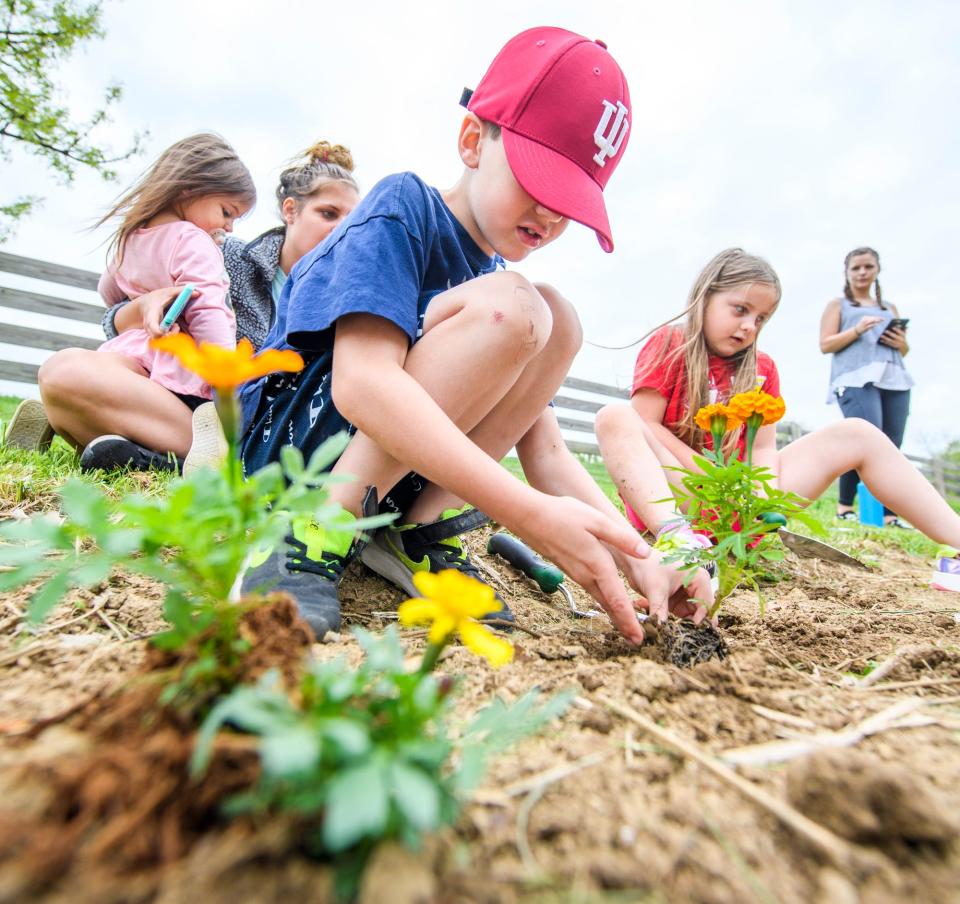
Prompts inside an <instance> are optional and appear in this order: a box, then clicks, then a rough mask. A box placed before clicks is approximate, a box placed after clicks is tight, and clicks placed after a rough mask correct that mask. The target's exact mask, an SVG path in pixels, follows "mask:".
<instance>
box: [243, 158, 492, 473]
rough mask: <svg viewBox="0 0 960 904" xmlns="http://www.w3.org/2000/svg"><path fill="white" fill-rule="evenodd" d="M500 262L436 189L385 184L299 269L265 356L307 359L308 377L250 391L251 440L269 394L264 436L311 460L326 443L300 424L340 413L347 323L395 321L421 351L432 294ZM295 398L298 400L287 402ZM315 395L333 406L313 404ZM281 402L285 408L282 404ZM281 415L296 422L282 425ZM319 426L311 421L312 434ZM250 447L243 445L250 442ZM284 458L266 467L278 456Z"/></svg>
mask: <svg viewBox="0 0 960 904" xmlns="http://www.w3.org/2000/svg"><path fill="white" fill-rule="evenodd" d="M502 263H503V261H502V259H501V258H500V257H499V256H498V255H495V256H493V257H490V256H488V255H486V254H484V253H483V251H482V250H481V249H480V248H479V247H478V246H477V244H476V242H474V240H473V239H472V238H471V237H470V235H469V234H468V233H467V231H466V230H465V229H464V228H463V226H462V225H461V224H460V223H459V221H458V220H457V219H456V217H454V215H453V213H452V212H451V211H450V209H449V208H448V207H447V205H446V204H445V203H444V202H443V199H442V198H441V197H440V192H439V191H437V190H436V189H435V188H431V187H429V186H428V185H426V184H424V182H423V181H422V180H421V179H419V178H418V177H417V176H415V175H414V174H413V173H399V174H397V175H393V176H388V177H387V178H385V179H383V180H382V181H380V182H379V183H377V185H376V186H374V188H373V189H372V191H371V192H370V194H368V195H367V197H366V198H364V199H363V201H361V203H360V204H359V205H358V206H357V207H356V208H355V209H354V211H353V212H352V213H351V214H350V216H349V217H348V218H347V219H346V220H344V222H343V223H342V224H341V225H340V227H339V228H338V229H336V230H334V232H332V233H331V234H330V235H329V236H328V237H327V238H326V239H325V240H324V241H323V242H322V243H321V244H320V245H318V246H317V247H316V248H314V249H313V251H311V252H310V253H308V254H307V255H305V256H304V257H303V258H302V259H301V260H300V261H298V262H297V264H296V265H295V266H294V267H293V269H292V270H291V272H290V276H289V278H288V279H287V282H286V285H285V286H284V287H283V292H282V293H281V296H280V301H279V303H278V304H277V317H276V321H275V322H274V325H273V329H272V330H271V331H270V334H269V336H267V340H266V342H265V343H264V346H263V348H264V349H271V348H275V349H285V348H292V349H294V350H296V351H298V352H300V353H301V354H302V355H303V356H304V360H305V361H306V362H307V364H306V367H305V369H304V371H305V372H304V374H303V376H302V378H300V379H291V378H290V376H289V375H275V376H268V377H263V378H261V379H259V380H256V381H252V382H250V383H248V384H247V385H245V386H244V387H242V389H241V391H240V401H241V405H242V408H243V422H244V426H245V430H246V431H247V432H248V433H250V432H251V431H253V430H255V429H256V426H257V425H256V423H255V422H257V421H263V420H264V417H265V408H266V406H265V405H264V404H261V402H262V401H264V390H265V389H266V393H267V398H268V399H269V400H270V408H271V411H270V415H269V423H268V424H267V427H268V429H267V434H266V435H267V436H268V438H269V436H270V435H271V434H278V433H279V434H282V435H284V436H285V437H286V440H287V441H288V442H293V443H294V444H295V445H297V446H300V447H301V448H302V449H303V451H304V454H305V455H306V454H308V452H309V449H310V448H311V447H314V446H315V445H318V444H319V443H318V442H314V441H313V437H311V441H309V442H307V441H305V436H304V435H303V433H302V431H299V430H297V429H296V424H294V423H292V421H294V420H296V419H297V416H298V413H299V411H300V410H303V409H307V408H312V409H314V410H319V408H320V407H331V408H332V400H331V399H330V398H329V384H330V380H329V373H330V371H331V370H332V366H333V340H334V327H335V325H336V322H337V320H338V319H339V318H341V317H343V316H344V315H346V314H358V313H362V314H375V315H377V316H378V317H384V318H386V319H387V320H389V321H391V322H392V323H395V324H396V325H397V326H398V327H400V329H402V330H403V331H404V332H405V333H406V334H407V336H408V337H409V339H410V342H411V343H414V342H416V341H417V339H418V338H419V336H420V335H421V332H422V329H423V317H424V314H425V312H426V310H427V306H428V305H429V304H430V301H431V300H432V299H433V298H434V296H436V295H438V294H440V293H441V292H445V291H447V290H448V289H450V288H452V287H454V286H457V285H459V284H460V283H463V282H466V281H467V280H469V279H474V278H475V277H477V276H481V275H483V274H485V273H490V272H492V271H494V270H496V268H497V266H498V265H502ZM307 371H310V376H309V378H308V377H307V373H306V372H307ZM301 383H303V385H302V386H300V385H299V384H301ZM307 383H309V384H310V385H311V386H313V387H316V389H315V391H312V392H311V391H309V390H308V391H307V393H304V392H297V389H298V386H299V388H300V389H303V390H307V385H306V384H307ZM287 390H288V391H289V393H292V397H290V398H287V399H282V398H280V396H283V394H284V392H285V391H287ZM317 394H321V395H323V396H325V398H322V399H320V398H315V396H316V395H317ZM305 395H307V396H308V397H304V396H305ZM311 399H312V401H311ZM275 401H278V402H281V403H282V404H281V405H279V406H277V405H274V402H275ZM278 408H282V409H283V415H282V416H283V417H284V418H286V419H288V420H290V421H291V423H289V424H287V425H285V424H282V423H278V422H277V420H276V418H277V415H278V413H279V411H278V410H277V409H278ZM315 425H316V418H315V417H313V418H312V419H311V421H310V423H309V427H310V428H311V429H312V428H313V427H314V426H315ZM324 438H326V437H319V438H318V439H319V440H320V441H322V439H324ZM249 442H250V439H249V436H248V437H245V444H248V443H249ZM264 442H267V440H264ZM271 445H273V443H271ZM276 451H278V450H274V451H273V452H271V454H269V455H268V456H267V458H268V460H273V459H274V458H275V454H276ZM255 457H256V458H257V459H259V460H260V461H258V464H259V463H265V462H263V461H262V456H260V455H257V456H255Z"/></svg>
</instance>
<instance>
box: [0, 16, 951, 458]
mask: <svg viewBox="0 0 960 904" xmlns="http://www.w3.org/2000/svg"><path fill="white" fill-rule="evenodd" d="M104 6H105V10H104V26H105V29H106V32H107V35H106V38H105V40H103V41H98V42H95V43H93V44H90V45H89V46H88V47H87V48H86V49H85V50H83V51H81V52H80V53H78V54H77V56H76V58H75V59H74V60H73V61H72V62H71V63H69V64H68V65H67V66H66V67H65V68H64V70H63V81H64V84H65V85H66V86H67V87H68V89H69V98H70V101H71V103H72V105H73V108H74V110H75V112H76V113H77V115H78V116H82V115H83V113H84V112H86V111H89V110H90V109H92V108H93V106H94V105H95V104H96V103H97V102H98V99H99V96H100V94H101V93H102V90H103V88H104V86H105V85H106V84H107V82H108V81H110V80H111V79H113V80H116V81H118V82H119V83H121V84H122V85H123V89H124V96H123V99H122V101H121V102H120V104H119V105H118V106H117V107H116V109H115V114H114V121H113V123H112V124H111V125H110V126H109V127H108V128H107V129H105V130H104V131H103V139H104V140H105V141H106V142H108V143H110V144H112V146H113V147H114V148H120V147H122V146H123V144H124V142H125V141H126V140H127V137H128V136H129V135H130V134H131V133H132V132H134V131H143V130H149V132H150V137H149V140H148V142H147V147H146V154H145V155H144V156H142V157H139V158H135V159H133V160H130V161H127V162H125V163H123V164H121V166H120V171H121V178H120V182H119V183H118V184H116V185H113V184H109V183H104V182H103V181H102V180H100V179H99V178H97V177H94V176H91V175H88V174H81V175H80V176H79V177H78V178H77V180H76V182H75V183H74V184H73V185H72V186H70V187H65V186H62V185H60V184H58V183H57V182H56V180H55V179H54V178H53V176H52V175H51V174H50V173H49V172H48V171H47V170H46V169H45V168H44V167H43V166H41V165H40V164H39V163H37V162H36V161H35V160H33V159H32V158H29V157H26V156H24V155H23V154H21V153H19V152H18V151H17V150H16V149H14V154H13V157H12V159H11V160H10V161H8V162H5V163H4V164H3V169H2V172H0V199H2V201H0V203H3V202H7V201H8V200H9V199H10V198H12V197H13V196H15V195H17V194H20V193H23V192H24V191H30V192H33V193H36V194H41V195H43V196H45V198H46V201H45V203H44V205H43V207H42V209H41V210H40V211H39V212H38V213H37V214H36V215H34V216H33V217H32V218H30V219H29V220H27V221H26V222H24V223H23V225H22V226H21V227H20V229H19V231H18V233H17V235H16V236H15V237H14V238H13V239H11V240H10V241H9V242H8V243H7V244H6V245H5V246H3V250H6V251H10V252H13V253H17V254H24V255H29V256H32V257H39V258H44V259H47V260H52V261H57V262H60V263H64V264H71V265H74V266H79V267H84V268H87V269H93V270H99V269H101V267H102V264H103V260H104V257H103V255H104V250H103V247H102V246H101V245H100V244H99V243H100V242H101V241H102V240H103V239H104V238H106V231H104V230H101V231H99V232H97V233H94V234H91V233H89V232H85V231H84V228H85V227H86V226H87V225H88V224H89V222H90V221H91V219H92V218H93V217H94V216H95V215H96V214H97V212H98V211H100V210H102V209H103V208H104V207H105V206H106V205H107V202H108V201H109V200H110V199H111V198H112V197H113V196H114V195H115V194H116V193H117V192H118V190H119V188H120V187H121V186H123V185H126V184H129V182H130V181H132V179H133V178H134V177H135V176H136V175H137V174H138V173H139V172H140V171H141V170H142V169H143V168H144V167H145V166H146V165H147V163H148V162H149V161H151V160H152V159H153V158H155V157H156V155H157V154H158V153H159V152H160V151H161V150H163V149H164V148H165V147H166V146H168V145H169V144H171V143H172V142H173V141H175V140H177V139H179V138H181V137H183V136H185V135H187V134H189V133H191V132H194V131H198V130H201V129H213V130H215V131H218V132H220V133H221V134H223V135H224V136H225V137H226V138H227V139H228V140H229V141H230V142H231V143H232V144H233V145H234V146H235V147H236V149H237V150H238V152H239V154H240V156H241V158H242V159H243V160H244V162H245V163H246V164H247V165H248V167H249V168H250V170H251V172H252V173H253V175H254V178H255V179H256V181H257V186H258V190H259V193H260V202H259V204H258V206H257V208H256V210H255V211H254V212H253V214H251V215H250V216H249V217H247V218H246V219H245V220H243V221H241V222H240V223H239V224H238V227H237V230H236V231H237V234H238V235H240V236H243V237H248V238H253V237H254V236H255V235H257V234H258V233H259V232H261V231H262V230H264V229H266V228H268V227H270V226H272V225H274V224H275V223H276V222H278V221H277V218H276V211H275V205H274V204H273V203H272V200H271V199H272V197H273V191H274V187H275V184H276V178H277V175H278V173H279V171H280V169H282V167H283V165H284V164H285V163H286V161H287V160H288V158H290V157H291V156H293V155H294V154H295V153H296V152H297V151H299V150H301V149H302V148H304V147H306V146H308V145H309V144H311V143H312V142H313V141H314V140H315V139H318V138H328V139H330V140H333V141H339V142H341V143H344V144H347V145H348V146H349V147H350V148H351V149H352V150H353V152H354V156H355V159H356V161H357V171H356V175H357V177H358V180H359V181H360V183H361V187H362V189H363V190H364V191H366V190H368V189H369V188H370V187H371V186H372V185H373V184H374V183H375V182H377V180H379V179H380V178H381V177H383V176H385V175H387V174H388V173H392V172H397V171H401V170H406V169H412V170H415V171H416V172H417V173H419V174H420V175H421V176H423V177H424V178H425V179H426V180H427V181H428V182H430V183H432V184H434V185H437V186H439V187H447V186H449V185H451V184H452V183H453V182H454V181H455V179H456V178H457V175H458V165H459V159H458V157H457V154H456V135H457V127H458V125H459V122H460V118H461V115H462V110H461V108H460V107H458V105H457V102H458V99H459V96H460V91H461V89H462V88H463V87H464V86H471V87H472V86H474V85H475V84H476V83H477V81H478V80H479V79H480V77H481V75H482V74H483V72H484V70H485V69H486V66H487V64H488V63H489V61H490V60H491V59H492V57H493V55H494V54H495V53H496V52H497V50H498V49H499V48H500V46H501V45H502V44H503V43H504V42H505V41H506V39H507V38H509V37H510V36H511V35H513V34H515V33H516V32H519V31H521V30H523V29H525V28H528V27H531V26H534V25H558V26H561V27H564V28H569V29H571V30H573V31H577V32H580V33H583V34H586V35H588V36H590V37H596V38H601V39H603V40H604V41H605V42H606V43H607V44H608V46H609V49H610V52H611V53H612V54H613V55H614V57H615V58H616V59H617V61H618V62H619V63H620V65H621V67H622V68H623V69H624V71H625V73H626V75H627V78H628V81H629V83H630V89H631V96H632V103H633V111H632V127H631V133H630V145H629V148H628V150H627V152H626V156H625V157H624V159H623V161H622V162H621V164H620V166H619V168H618V170H617V172H616V174H615V175H614V177H613V179H612V180H611V182H610V185H609V186H608V188H607V192H606V195H607V205H608V208H609V211H610V219H611V223H612V226H613V233H614V240H615V242H616V245H617V249H616V251H615V253H614V254H612V255H606V254H604V253H603V252H602V251H601V250H600V247H599V245H598V244H597V241H596V239H595V237H594V235H593V233H591V232H588V230H586V229H585V228H583V227H580V226H577V225H576V224H572V225H571V226H570V228H569V229H568V231H567V233H566V234H565V235H564V236H563V238H562V239H561V240H560V241H558V242H557V243H556V244H554V245H552V246H549V247H548V248H546V249H544V250H543V251H542V252H538V253H536V254H534V255H533V256H532V257H531V258H530V259H529V260H527V261H525V262H524V263H523V264H521V265H519V267H518V269H519V270H520V271H521V272H523V273H524V274H525V275H527V276H529V277H530V278H532V279H535V280H544V281H549V282H551V283H553V284H554V285H556V286H557V287H559V288H560V289H561V290H562V291H563V292H564V293H565V294H566V295H567V296H568V297H569V298H570V299H571V300H573V301H574V302H575V304H576V305H577V308H578V310H579V312H580V316H581V319H582V321H583V324H584V331H585V335H586V337H587V339H588V340H590V341H592V342H595V343H600V344H606V345H623V344H625V343H626V342H629V341H631V340H633V339H636V338H638V337H639V336H641V335H642V334H643V333H645V332H646V331H647V330H648V329H649V328H650V327H651V326H654V325H656V324H657V323H659V322H661V321H662V320H664V319H666V318H667V317H669V316H671V315H672V314H673V313H675V312H677V311H679V310H680V309H681V308H682V306H683V303H684V300H685V298H686V295H687V292H688V290H689V287H690V284H691V283H692V281H693V279H694V277H695V276H696V274H697V272H698V271H699V270H700V268H701V267H702V266H703V264H705V263H706V261H707V260H708V259H709V258H710V257H711V256H712V255H713V254H714V253H715V252H717V251H719V250H720V249H722V248H725V247H728V246H731V245H741V246H743V247H745V248H746V249H748V250H749V251H752V252H755V253H758V254H761V255H763V256H765V257H766V258H767V259H768V260H769V261H770V262H771V263H772V264H773V266H774V267H775V269H776V270H777V272H778V273H779V274H780V278H781V280H782V283H783V288H784V295H783V302H782V303H781V306H780V309H779V311H778V312H777V314H776V316H775V317H774V318H773V319H772V321H771V322H770V324H769V326H767V327H766V328H765V330H764V333H763V336H762V337H761V341H760V347H761V348H762V349H763V350H765V351H766V352H768V353H769V354H771V355H772V356H773V358H774V359H775V360H776V362H777V364H778V366H779V368H780V372H781V377H782V385H783V394H784V397H785V399H786V401H787V408H788V414H787V417H788V418H790V419H793V420H798V421H800V422H801V423H802V424H804V425H805V426H806V427H808V428H813V427H816V426H819V425H822V424H825V423H829V422H830V421H831V420H833V419H836V418H838V417H839V416H840V415H839V413H838V411H837V409H836V407H835V406H829V407H828V406H827V405H826V404H825V401H824V400H825V397H826V387H827V375H828V372H829V359H828V358H827V357H824V356H822V355H821V354H820V353H819V350H818V347H817V337H818V328H819V320H820V315H821V313H822V311H823V308H824V306H825V305H826V303H827V301H828V300H829V299H831V298H833V297H836V296H837V295H838V294H839V293H840V290H841V289H842V286H843V257H844V255H845V253H846V252H847V251H848V250H850V249H851V248H853V247H855V246H857V245H864V244H866V245H872V246H873V247H875V248H877V249H878V250H879V251H880V254H881V258H882V265H883V272H882V274H881V282H882V285H883V292H884V297H885V298H888V299H890V300H892V301H894V302H895V303H896V304H897V305H898V307H899V308H900V313H901V315H902V316H906V317H910V319H911V323H910V331H909V337H910V343H911V346H912V349H913V351H912V353H911V354H910V355H909V356H908V358H907V365H908V368H909V369H910V371H911V373H912V374H913V376H914V378H915V379H916V382H917V388H916V389H915V390H914V396H913V405H912V413H911V416H910V421H909V422H908V427H907V437H906V441H905V444H904V448H905V449H908V450H911V451H914V452H917V453H919V454H924V453H931V452H934V451H936V450H938V449H939V448H941V447H942V446H943V445H944V444H945V443H946V442H947V441H948V440H949V439H952V438H960V427H958V426H957V421H956V414H957V411H958V407H960V406H958V401H957V399H958V391H960V361H958V358H960V354H958V352H960V304H958V303H957V300H956V299H955V298H954V297H953V292H954V291H955V288H954V269H955V264H953V263H951V261H954V260H955V259H956V257H957V253H958V252H957V245H958V241H957V239H958V231H960V230H958V226H957V216H958V201H960V176H958V168H957V160H958V140H957V139H958V122H957V110H958V109H960V52H958V47H960V43H958V37H960V5H957V4H955V3H949V2H917V3H907V2H905V0H904V2H869V3H868V2H847V3H845V2H836V0H834V2H804V3H793V2H747V0H744V2H730V0H724V2H719V3H718V2H692V0H690V2H677V0H673V2H670V3H665V2H662V0H657V2H649V0H634V2H629V3H610V2H608V3H604V4H600V3H597V4H585V3H582V2H578V3H572V2H567V0H560V2H557V0H553V2H550V3H538V2H528V3H525V4H522V5H521V4H517V3H515V2H513V0H509V2H508V0H494V2H487V3H481V2H473V3H469V4H465V3H453V2H449V0H448V2H443V3H440V2H430V3H418V4H400V3H396V2H383V0H378V2H364V0H358V2H355V3H352V4H348V5H346V6H343V7H341V6H339V5H330V4H319V3H316V2H309V3H308V2H278V0H275V2H272V3H270V4H269V5H268V4H265V3H263V2H262V0H261V2H257V3H252V2H246V0H235V2H232V3H229V4H223V3H206V2H197V0H193V2H190V3H187V2H183V0H164V2H163V3H162V4H158V3H156V2H146V0H129V2H116V0H105V3H104ZM588 7H589V12H588V11H587V10H588ZM8 282H9V280H8ZM0 329H2V327H0ZM635 355H636V348H633V349H627V350H624V351H604V350H601V349H596V348H593V347H591V346H590V345H585V347H584V349H583V351H582V353H581V355H580V357H579V358H578V359H577V361H576V362H575V363H574V366H573V369H572V374H573V375H574V376H579V377H584V378H587V379H594V380H598V381H600V382H604V383H617V384H619V385H621V386H627V385H629V381H630V375H631V372H632V367H633V360H634V358H635ZM0 389H3V386H0ZM8 391H9V386H8Z"/></svg>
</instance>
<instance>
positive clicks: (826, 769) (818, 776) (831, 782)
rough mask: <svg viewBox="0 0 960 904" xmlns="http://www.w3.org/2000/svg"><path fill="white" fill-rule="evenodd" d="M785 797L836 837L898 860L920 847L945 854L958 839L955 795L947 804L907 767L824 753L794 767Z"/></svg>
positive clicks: (855, 755) (852, 754)
mask: <svg viewBox="0 0 960 904" xmlns="http://www.w3.org/2000/svg"><path fill="white" fill-rule="evenodd" d="M787 794H788V796H789V798H790V801H791V802H792V803H793V805H794V806H795V807H796V808H797V809H798V810H800V811H801V812H802V813H804V814H806V815H807V816H809V817H810V818H811V819H813V820H815V821H816V822H819V823H821V824H823V825H825V826H827V828H829V829H831V830H832V831H834V832H836V833H837V834H838V835H840V836H842V837H844V838H849V839H850V840H851V841H857V842H860V843H863V844H871V845H876V846H877V847H881V848H883V849H885V850H886V851H888V852H889V853H891V854H894V855H896V856H897V857H898V858H899V859H909V856H910V855H911V854H912V853H915V852H916V850H917V849H918V848H921V847H923V848H928V849H930V850H931V851H932V852H936V853H940V854H942V853H945V851H946V848H947V847H948V846H949V845H951V844H952V843H953V842H954V841H956V840H957V838H958V837H960V817H958V816H957V807H958V806H960V795H951V797H953V798H955V799H953V800H952V801H951V802H950V803H948V799H947V798H946V797H945V796H944V795H943V794H942V793H938V792H937V790H936V789H935V788H934V787H932V786H931V784H930V783H929V782H927V781H924V780H923V779H921V778H919V777H918V776H917V775H916V774H915V773H914V772H913V771H912V770H910V769H908V768H907V767H906V766H901V765H899V764H898V763H884V762H882V761H878V760H877V759H876V758H875V757H870V756H867V755H865V754H862V753H859V752H858V751H855V750H825V751H822V752H820V753H816V754H813V755H812V756H810V757H809V758H807V759H805V760H801V761H800V762H797V763H794V764H793V765H792V766H791V767H790V769H789V770H788V772H787ZM951 803H952V806H951Z"/></svg>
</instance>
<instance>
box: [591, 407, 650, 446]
mask: <svg viewBox="0 0 960 904" xmlns="http://www.w3.org/2000/svg"><path fill="white" fill-rule="evenodd" d="M643 426H644V425H643V419H642V418H641V417H640V415H638V414H637V412H636V411H634V410H633V408H632V407H631V406H630V405H628V404H626V403H620V402H618V403H616V404H614V405H604V406H603V408H601V409H600V410H599V411H598V412H597V415H596V418H595V419H594V422H593V427H594V431H595V432H596V434H597V439H598V440H599V441H600V442H601V443H603V442H614V441H616V440H618V439H621V438H625V437H629V438H630V439H631V440H636V439H637V437H639V436H642V435H643Z"/></svg>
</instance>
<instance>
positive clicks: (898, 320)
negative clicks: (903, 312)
mask: <svg viewBox="0 0 960 904" xmlns="http://www.w3.org/2000/svg"><path fill="white" fill-rule="evenodd" d="M909 322H910V318H909V317H894V318H893V320H891V321H890V322H889V323H888V324H887V325H886V326H885V327H884V328H883V332H884V333H888V332H890V330H905V329H906V328H907V324H908V323H909ZM881 335H882V334H881Z"/></svg>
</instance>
